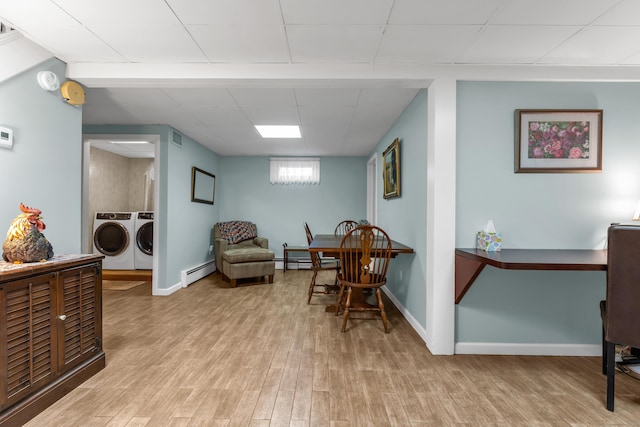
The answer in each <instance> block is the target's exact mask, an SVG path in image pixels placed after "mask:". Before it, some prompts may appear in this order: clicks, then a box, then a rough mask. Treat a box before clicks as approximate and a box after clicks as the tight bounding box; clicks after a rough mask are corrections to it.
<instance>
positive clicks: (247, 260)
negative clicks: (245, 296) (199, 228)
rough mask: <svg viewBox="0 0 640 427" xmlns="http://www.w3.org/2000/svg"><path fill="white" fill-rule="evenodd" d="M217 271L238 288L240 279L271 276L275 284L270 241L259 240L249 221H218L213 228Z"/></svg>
mask: <svg viewBox="0 0 640 427" xmlns="http://www.w3.org/2000/svg"><path fill="white" fill-rule="evenodd" d="M213 238H214V244H215V256H216V268H217V269H218V270H219V271H220V272H222V274H223V276H224V278H225V280H230V281H231V286H232V287H235V286H236V284H237V279H244V278H248V277H263V276H269V283H273V276H274V274H275V254H274V253H273V251H270V250H269V240H268V239H266V238H264V237H259V236H258V233H257V229H256V226H255V224H253V223H252V222H249V221H226V222H218V223H216V224H215V225H214V226H213Z"/></svg>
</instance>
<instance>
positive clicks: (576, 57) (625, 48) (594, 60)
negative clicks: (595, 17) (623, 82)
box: [540, 27, 640, 65]
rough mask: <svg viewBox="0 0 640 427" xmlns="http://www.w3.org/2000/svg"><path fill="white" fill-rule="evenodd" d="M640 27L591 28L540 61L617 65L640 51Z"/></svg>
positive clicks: (548, 62) (546, 62)
mask: <svg viewBox="0 0 640 427" xmlns="http://www.w3.org/2000/svg"><path fill="white" fill-rule="evenodd" d="M638 39H640V27H589V28H586V29H584V30H582V31H580V32H579V33H578V34H576V35H575V36H574V37H572V38H570V39H569V40H567V41H566V42H564V43H563V44H562V45H560V46H558V48H556V49H554V50H553V51H552V52H550V53H549V54H548V55H546V56H545V57H544V58H542V59H541V60H540V63H545V64H578V65H579V64H602V65H609V64H610V65H615V64H618V63H619V62H620V61H623V60H625V59H626V58H628V57H629V56H631V55H634V54H635V53H636V52H637V51H638V45H637V43H636V40H638Z"/></svg>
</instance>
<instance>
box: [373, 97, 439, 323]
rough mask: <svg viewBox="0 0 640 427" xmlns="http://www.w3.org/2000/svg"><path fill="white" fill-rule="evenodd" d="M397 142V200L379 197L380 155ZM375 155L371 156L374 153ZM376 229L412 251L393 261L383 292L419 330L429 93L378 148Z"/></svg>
mask: <svg viewBox="0 0 640 427" xmlns="http://www.w3.org/2000/svg"><path fill="white" fill-rule="evenodd" d="M396 138H399V140H400V169H401V173H400V197H397V198H392V199H386V200H385V199H383V197H382V190H383V186H382V173H381V171H382V153H383V152H384V150H385V149H386V148H387V147H388V146H389V144H391V143H392V142H393V141H394V139H396ZM372 154H373V153H372ZM375 155H376V156H377V157H378V171H379V172H380V173H378V177H377V180H378V195H377V198H378V217H377V222H378V224H377V225H378V226H380V227H381V228H383V229H384V230H385V231H386V232H387V233H389V236H390V237H391V238H392V239H393V240H396V241H398V242H400V243H403V244H405V245H407V246H410V247H412V248H413V250H414V251H415V253H414V254H412V255H399V256H398V257H396V258H395V259H393V260H392V261H391V264H390V266H389V271H388V274H387V290H388V291H389V292H390V293H391V294H392V295H393V296H394V297H395V298H396V299H397V300H398V301H399V303H400V304H402V306H403V307H404V308H405V309H406V310H407V311H408V312H409V315H410V316H412V317H413V318H414V319H415V320H416V321H417V322H418V323H419V324H420V325H421V326H422V327H425V326H426V290H427V287H426V283H427V273H426V259H427V256H426V247H427V220H426V218H427V167H426V165H427V91H426V90H422V91H420V92H419V93H418V95H417V96H416V97H415V98H414V99H413V101H412V102H411V103H410V104H409V106H407V108H406V109H405V111H404V112H403V113H402V114H401V115H400V117H399V118H398V120H397V121H396V123H394V125H393V126H392V127H391V129H390V130H389V131H388V132H387V134H386V135H385V137H384V138H382V140H381V141H380V143H379V144H378V145H377V147H376V150H375Z"/></svg>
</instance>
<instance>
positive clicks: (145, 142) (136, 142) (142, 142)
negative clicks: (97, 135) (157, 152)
mask: <svg viewBox="0 0 640 427" xmlns="http://www.w3.org/2000/svg"><path fill="white" fill-rule="evenodd" d="M111 143H112V144H150V142H149V141H111Z"/></svg>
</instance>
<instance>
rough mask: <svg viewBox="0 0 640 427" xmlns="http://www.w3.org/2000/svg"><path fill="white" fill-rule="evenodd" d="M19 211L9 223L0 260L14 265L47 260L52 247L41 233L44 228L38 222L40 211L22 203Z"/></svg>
mask: <svg viewBox="0 0 640 427" xmlns="http://www.w3.org/2000/svg"><path fill="white" fill-rule="evenodd" d="M20 210H21V211H22V213H21V214H20V215H18V216H17V217H15V219H14V220H13V221H12V222H11V226H10V227H9V231H8V232H7V238H6V239H5V241H4V243H3V244H2V251H3V253H2V258H3V259H4V260H5V261H7V262H12V263H14V264H22V263H23V262H37V261H46V260H48V259H49V258H51V257H52V256H53V247H52V246H51V243H49V241H48V240H47V238H46V237H44V234H42V233H41V231H42V230H44V229H45V227H46V226H45V225H44V223H43V222H42V221H40V219H41V217H40V213H41V211H40V210H39V209H34V208H30V207H28V206H25V205H23V204H22V203H20Z"/></svg>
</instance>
